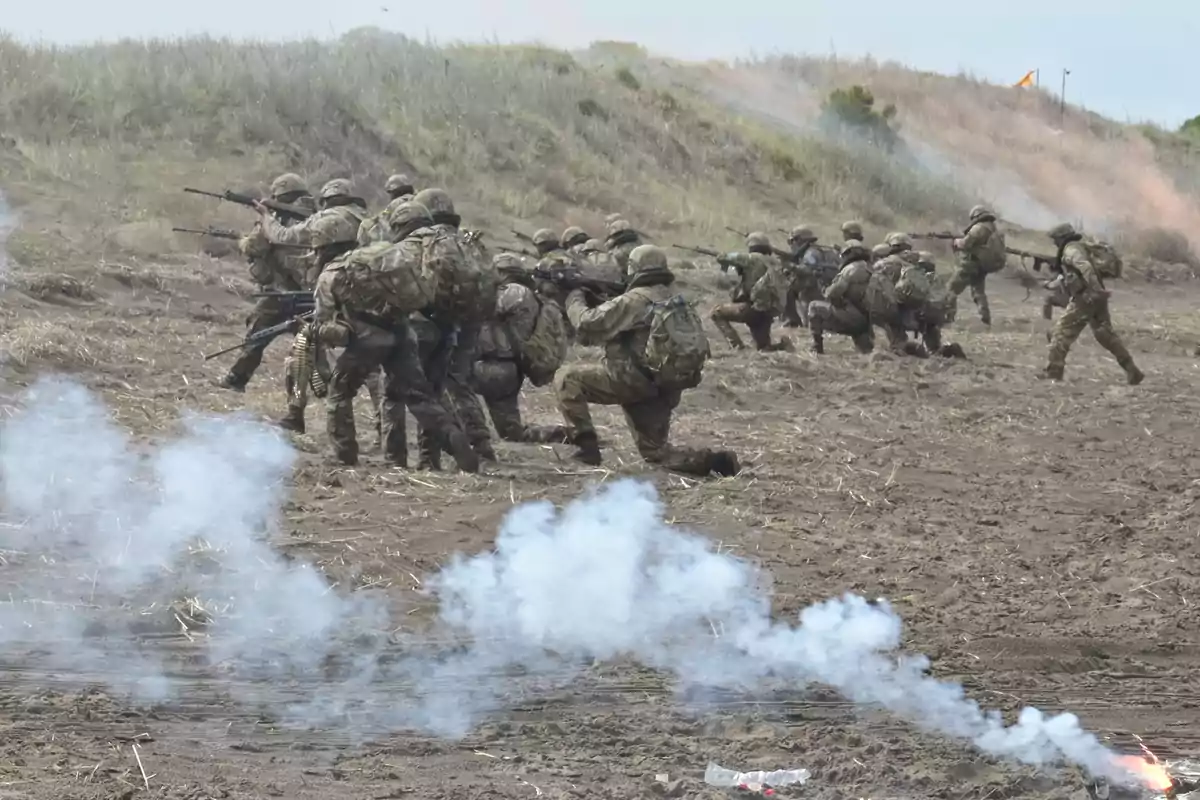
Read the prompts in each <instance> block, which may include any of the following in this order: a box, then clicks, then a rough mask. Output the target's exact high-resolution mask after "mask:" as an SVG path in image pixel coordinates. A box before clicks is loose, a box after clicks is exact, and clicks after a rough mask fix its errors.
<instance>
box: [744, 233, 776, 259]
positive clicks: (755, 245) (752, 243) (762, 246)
mask: <svg viewBox="0 0 1200 800" xmlns="http://www.w3.org/2000/svg"><path fill="white" fill-rule="evenodd" d="M746 249H747V250H749V251H750V252H751V253H764V254H766V255H770V254H771V240H770V239H768V238H767V235H766V234H765V233H763V232H762V231H751V232H750V233H748V234H746Z"/></svg>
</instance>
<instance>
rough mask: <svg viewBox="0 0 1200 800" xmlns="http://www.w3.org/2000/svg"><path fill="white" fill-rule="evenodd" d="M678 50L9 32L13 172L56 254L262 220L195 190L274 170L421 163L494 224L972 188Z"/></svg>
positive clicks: (788, 213) (28, 228)
mask: <svg viewBox="0 0 1200 800" xmlns="http://www.w3.org/2000/svg"><path fill="white" fill-rule="evenodd" d="M617 61H619V62H620V63H619V64H618V63H617ZM658 66H659V62H655V61H653V60H652V59H650V58H649V56H647V55H646V54H645V53H644V52H643V51H641V50H640V49H638V48H636V47H631V46H628V45H622V44H621V43H605V44H598V45H596V46H595V47H594V48H593V50H592V51H589V52H587V53H582V54H575V55H572V54H568V53H565V52H560V51H555V50H549V49H545V48H539V47H530V46H451V47H435V46H430V45H426V44H422V43H419V42H416V41H413V40H411V39H407V38H404V37H402V36H398V35H391V34H385V33H382V32H380V31H376V30H360V31H356V32H354V33H352V34H349V35H347V36H345V37H343V38H342V39H340V40H338V41H335V42H329V43H318V42H303V43H293V44H242V43H233V42H230V41H223V40H215V39H190V40H184V41H172V42H165V41H164V42H122V43H119V44H113V45H102V46H101V45H97V46H89V47H70V48H59V47H45V46H25V45H22V44H18V43H16V42H15V41H12V40H4V39H0V134H2V135H3V136H4V137H6V141H9V142H10V143H11V148H10V150H11V152H10V154H9V155H8V156H7V157H6V160H5V163H4V173H5V178H4V181H5V183H6V184H15V186H12V187H11V191H12V193H13V194H14V195H15V197H16V198H17V199H18V201H20V202H21V203H22V204H23V205H24V206H26V208H25V209H24V213H23V214H22V219H23V220H24V221H25V223H26V224H25V226H24V228H23V229H22V231H21V232H20V233H19V234H18V235H17V236H16V237H15V238H14V240H13V250H14V253H15V255H16V257H17V259H18V260H23V261H25V262H27V263H35V264H41V263H46V264H54V265H59V264H60V263H61V262H62V260H63V259H64V257H66V255H67V254H68V253H70V252H80V251H89V252H90V251H94V250H99V251H100V253H101V255H102V256H104V255H112V254H123V255H128V254H130V253H132V254H133V255H135V256H137V257H139V258H143V259H154V258H166V257H169V256H170V254H171V253H172V252H173V251H177V250H183V249H189V248H194V247H195V242H194V241H192V240H188V239H186V238H181V237H177V236H174V235H172V234H171V232H170V230H169V229H170V227H171V225H172V224H191V223H196V222H202V221H205V222H214V223H217V224H237V223H239V222H241V223H243V224H244V223H246V222H247V221H248V217H247V215H246V213H245V212H243V211H241V210H240V209H237V208H229V207H224V206H219V205H217V204H216V203H210V202H207V201H204V200H199V199H196V198H195V197H192V196H187V195H183V194H182V193H181V192H180V191H179V188H180V187H182V186H183V185H186V184H193V185H202V186H208V187H211V188H214V189H216V188H221V187H225V186H231V187H233V188H238V189H248V188H258V187H261V186H262V185H263V183H264V182H265V181H266V180H268V179H269V178H270V177H271V175H272V174H273V173H277V172H279V171H282V170H285V169H286V170H296V171H299V172H301V173H302V174H304V175H306V176H307V177H308V178H309V179H310V180H311V181H312V182H313V184H314V185H316V184H318V183H319V182H321V181H323V180H325V179H327V178H329V177H331V176H351V177H353V178H354V179H355V180H356V181H357V184H358V187H359V189H360V191H361V193H362V194H364V196H366V197H367V198H368V199H369V200H371V201H373V202H378V201H380V200H381V199H382V197H381V193H380V190H379V187H381V185H382V183H383V180H384V178H385V177H386V176H387V175H388V174H390V173H392V172H395V171H400V170H404V171H409V172H411V173H413V174H414V175H415V176H416V177H417V179H418V182H419V183H420V184H422V185H430V184H438V185H443V186H446V187H447V188H448V189H450V190H451V191H452V193H453V194H454V195H455V197H456V199H457V200H458V202H459V203H460V204H461V205H462V209H461V210H462V211H464V212H465V215H466V216H467V217H468V219H469V221H470V222H471V224H473V225H480V226H492V227H493V228H495V229H496V230H506V229H507V228H508V227H509V226H510V225H511V224H512V223H514V222H517V221H522V222H523V224H526V225H527V226H528V227H529V228H533V227H539V226H541V225H543V224H557V225H562V224H564V223H565V222H567V221H569V222H571V223H576V224H584V225H585V226H586V227H589V228H591V229H593V230H595V229H596V228H598V227H599V224H600V222H601V220H602V217H603V216H604V215H605V214H607V213H609V212H613V211H622V212H624V213H626V214H628V215H630V216H631V217H633V218H634V219H636V220H637V222H638V224H639V226H641V227H643V228H645V229H647V230H649V231H658V232H664V231H679V232H680V233H686V234H687V235H690V236H694V237H700V238H702V239H704V240H705V241H708V242H710V243H716V242H713V241H712V240H715V239H717V238H718V237H725V238H726V239H728V234H727V233H725V232H724V226H725V225H728V224H733V225H735V226H742V227H755V226H758V227H764V228H770V227H774V226H777V225H791V224H794V223H795V222H797V221H799V220H800V219H801V218H803V219H805V220H810V221H818V222H820V221H823V220H828V221H833V220H836V219H837V218H839V217H841V216H846V215H852V214H858V213H860V212H866V213H868V214H869V216H870V217H871V218H872V219H874V220H877V221H878V222H879V223H880V224H881V225H882V224H885V223H891V222H893V221H895V220H897V219H900V218H913V217H919V216H921V215H922V214H925V213H934V214H938V213H943V212H946V211H948V210H949V209H951V208H952V207H953V204H952V203H951V201H950V193H949V189H948V187H947V185H946V184H945V182H943V181H939V180H936V179H934V180H931V179H929V177H928V176H926V175H923V174H921V173H920V171H918V170H913V169H911V168H908V167H904V166H898V165H893V164H889V163H887V162H886V161H884V160H882V159H879V158H877V157H876V158H875V159H874V160H870V159H868V158H865V157H864V156H863V155H862V154H861V153H855V152H851V151H849V150H847V149H845V148H842V147H839V146H838V145H836V144H833V143H830V142H827V141H824V140H822V139H820V138H819V137H815V136H807V135H794V134H792V133H785V132H780V131H779V130H778V129H777V128H775V127H773V126H771V125H769V124H766V123H764V122H763V121H762V120H759V119H755V118H752V117H748V116H743V117H737V116H731V115H730V114H729V113H728V112H727V110H726V109H725V108H724V107H722V106H721V105H720V104H718V103H714V102H712V100H711V99H710V98H708V97H706V96H705V95H704V94H703V93H702V92H699V91H697V90H695V89H694V88H688V87H686V86H672V85H670V84H671V81H669V80H665V81H664V80H661V79H660V77H661V76H660V75H659V74H658V73H657V72H655V70H656V69H657V68H658ZM7 188H10V187H9V186H6V189H7ZM31 207H32V213H30V210H31ZM731 243H732V242H728V241H726V242H725V244H731Z"/></svg>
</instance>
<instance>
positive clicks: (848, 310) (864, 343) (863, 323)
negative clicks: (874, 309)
mask: <svg viewBox="0 0 1200 800" xmlns="http://www.w3.org/2000/svg"><path fill="white" fill-rule="evenodd" d="M808 325H809V328H810V330H811V331H812V336H813V344H814V346H816V347H818V348H819V347H820V346H821V344H820V342H821V340H822V337H823V336H824V335H825V334H826V333H837V334H841V335H842V336H849V337H850V338H851V339H852V340H853V341H854V347H855V349H856V350H858V352H860V353H869V352H871V351H872V350H874V349H875V331H874V329H873V328H872V327H871V321H870V319H869V318H868V317H867V315H866V314H864V313H862V312H861V311H859V310H858V309H857V308H855V307H854V306H835V305H833V304H832V303H830V302H829V301H827V300H814V301H813V302H811V303H809V304H808Z"/></svg>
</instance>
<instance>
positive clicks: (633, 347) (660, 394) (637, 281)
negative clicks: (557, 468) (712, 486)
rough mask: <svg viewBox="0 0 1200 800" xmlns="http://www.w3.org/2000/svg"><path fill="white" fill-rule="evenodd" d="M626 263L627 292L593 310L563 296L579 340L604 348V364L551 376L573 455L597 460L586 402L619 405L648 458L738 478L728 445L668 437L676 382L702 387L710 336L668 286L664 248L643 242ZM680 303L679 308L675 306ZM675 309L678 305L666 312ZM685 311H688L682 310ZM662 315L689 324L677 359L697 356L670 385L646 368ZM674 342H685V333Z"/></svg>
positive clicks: (575, 295)
mask: <svg viewBox="0 0 1200 800" xmlns="http://www.w3.org/2000/svg"><path fill="white" fill-rule="evenodd" d="M629 267H630V273H631V274H630V288H629V289H628V290H627V291H626V292H625V293H624V294H622V295H620V296H618V297H615V298H613V299H612V300H609V301H607V302H605V303H603V304H601V305H600V306H598V307H596V308H588V304H587V301H586V299H585V295H584V292H583V291H580V290H575V291H572V292H571V293H570V295H569V296H568V299H567V313H568V314H569V315H570V317H571V320H572V322H574V324H575V328H576V329H577V330H578V331H579V337H580V340H581V341H583V342H584V343H587V344H598V345H603V346H604V348H605V355H604V359H603V361H602V362H601V363H599V364H584V363H576V364H570V365H568V366H564V367H563V368H562V369H560V370H559V371H558V373H557V374H556V375H555V378H554V391H555V395H556V396H557V398H558V405H559V408H560V409H561V410H562V414H563V418H564V419H565V420H566V422H567V426H568V428H569V429H570V430H571V432H572V433H573V439H574V442H575V444H576V446H577V447H578V450H577V451H576V452H575V454H574V455H573V458H575V459H576V460H577V461H581V462H583V463H584V464H590V465H593V466H598V465H599V464H600V463H601V460H602V458H601V453H600V443H599V440H598V439H597V437H596V429H595V427H594V426H593V424H592V416H591V412H590V410H589V408H588V404H589V403H599V404H602V405H620V406H621V408H622V409H623V410H624V412H625V421H626V423H627V424H628V425H629V428H630V432H631V433H632V434H633V440H634V443H635V444H636V445H637V449H638V452H639V453H640V454H641V456H642V458H644V459H645V460H646V461H647V462H649V463H651V464H660V465H662V466H663V467H665V468H666V469H669V470H674V471H677V472H683V473H688V474H692V475H700V476H704V475H708V474H711V473H716V474H718V475H736V474H737V473H738V471H739V469H740V467H739V465H738V459H737V456H736V455H735V454H734V453H732V452H730V451H728V450H718V451H715V452H714V451H712V450H707V449H692V448H683V447H676V446H674V445H672V444H670V443H669V442H668V436H669V433H670V428H671V415H672V413H673V412H674V410H675V408H676V406H678V405H679V400H680V397H681V396H682V394H683V389H682V388H679V387H681V386H687V385H690V386H696V385H699V383H700V380H701V368H702V362H703V359H704V358H706V357H707V350H708V345H707V340H705V339H704V333H703V326H702V325H701V323H700V320H699V318H698V317H696V316H695V313H694V312H691V311H690V307H689V306H687V304H686V301H685V300H683V298H682V297H679V295H678V292H677V290H676V289H675V288H674V287H673V286H672V284H673V283H674V282H675V276H674V275H673V274H672V273H671V270H670V269H668V267H667V256H666V253H664V252H663V251H662V250H661V249H659V248H658V247H655V246H653V245H641V246H639V247H636V248H634V250H633V252H632V253H630V255H629ZM678 303H682V304H683V306H682V307H679V306H677V305H675V304H678ZM673 307H674V308H680V310H679V311H670V312H664V309H671V308H673ZM682 309H688V313H682V314H681V312H682ZM660 312H662V313H673V314H681V315H680V316H677V317H676V318H675V320H676V323H679V322H683V321H686V322H687V327H686V330H685V331H684V332H685V333H686V334H687V335H688V336H687V340H686V344H684V345H680V351H677V352H682V351H683V350H684V349H686V356H684V355H681V358H686V359H688V360H689V361H690V359H691V358H693V357H695V358H696V359H697V361H696V363H698V364H699V366H695V367H694V372H693V367H692V366H691V365H690V364H689V365H688V366H687V367H686V368H685V367H682V366H680V369H681V370H682V371H683V372H688V373H689V374H690V378H689V379H686V380H678V381H670V382H668V381H666V380H665V379H664V378H663V377H662V376H661V374H659V375H655V373H653V372H652V371H651V370H650V369H649V368H648V365H647V363H646V353H647V349H648V343H649V341H650V331H651V327H652V325H653V324H654V321H655V320H657V319H658V317H657V316H656V314H657V313H660ZM648 319H649V320H650V321H648ZM676 330H679V329H676ZM672 341H676V340H675V339H672ZM679 341H684V339H683V337H681V338H680V340H679ZM701 350H702V351H703V352H702V353H701ZM680 374H682V372H681V373H680Z"/></svg>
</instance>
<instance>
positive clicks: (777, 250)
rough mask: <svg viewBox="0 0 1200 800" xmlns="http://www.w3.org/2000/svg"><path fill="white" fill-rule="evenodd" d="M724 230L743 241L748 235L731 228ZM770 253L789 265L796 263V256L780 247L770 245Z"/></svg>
mask: <svg viewBox="0 0 1200 800" xmlns="http://www.w3.org/2000/svg"><path fill="white" fill-rule="evenodd" d="M725 230H727V231H729V232H730V233H736V234H737V235H738V236H740V237H742V238H743V239H745V238H746V237H747V236H749V235H750V234H749V233H747V232H745V231H739V230H738V229H737V228H731V227H729V226H728V225H726V226H725ZM780 230H783V229H782V228H780ZM784 232H785V233H786V231H784ZM771 252H772V253H774V254H775V255H776V256H777V257H778V258H782V259H783V260H784V261H786V262H788V263H789V264H794V263H796V254H795V253H793V252H792V251H791V250H784V249H783V248H781V247H776V246H775V245H771Z"/></svg>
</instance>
